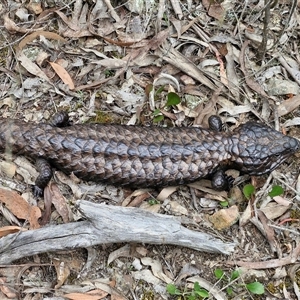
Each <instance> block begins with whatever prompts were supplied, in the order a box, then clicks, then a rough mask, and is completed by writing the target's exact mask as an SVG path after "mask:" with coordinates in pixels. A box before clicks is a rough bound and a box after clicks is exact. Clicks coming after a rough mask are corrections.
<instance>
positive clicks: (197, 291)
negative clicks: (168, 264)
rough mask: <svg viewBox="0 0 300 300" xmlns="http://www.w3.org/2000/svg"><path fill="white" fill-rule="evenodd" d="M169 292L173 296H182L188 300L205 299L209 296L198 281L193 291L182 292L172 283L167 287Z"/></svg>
mask: <svg viewBox="0 0 300 300" xmlns="http://www.w3.org/2000/svg"><path fill="white" fill-rule="evenodd" d="M167 292H168V293H169V294H170V295H172V296H181V297H182V298H183V299H187V300H197V299H205V298H208V296H209V293H208V291H207V290H205V289H203V288H202V287H201V286H200V285H199V282H197V281H196V282H195V283H194V287H193V289H192V290H191V291H186V290H184V291H181V290H179V289H178V288H177V287H176V286H175V285H174V284H172V283H170V284H168V285H167Z"/></svg>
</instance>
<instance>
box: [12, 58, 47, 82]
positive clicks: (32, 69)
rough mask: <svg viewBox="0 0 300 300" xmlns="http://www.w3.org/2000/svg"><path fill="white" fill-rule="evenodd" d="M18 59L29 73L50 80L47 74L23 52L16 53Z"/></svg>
mask: <svg viewBox="0 0 300 300" xmlns="http://www.w3.org/2000/svg"><path fill="white" fill-rule="evenodd" d="M18 60H19V61H20V62H21V65H22V66H23V67H24V68H25V69H26V70H27V71H28V72H29V73H31V74H33V75H35V76H38V77H40V78H43V79H45V80H46V81H48V82H50V79H49V78H48V76H47V75H46V74H45V73H44V72H43V71H42V70H41V69H40V68H39V67H38V66H37V65H36V64H35V63H33V62H32V61H31V60H30V59H29V58H28V57H27V56H26V55H24V54H23V53H19V54H18Z"/></svg>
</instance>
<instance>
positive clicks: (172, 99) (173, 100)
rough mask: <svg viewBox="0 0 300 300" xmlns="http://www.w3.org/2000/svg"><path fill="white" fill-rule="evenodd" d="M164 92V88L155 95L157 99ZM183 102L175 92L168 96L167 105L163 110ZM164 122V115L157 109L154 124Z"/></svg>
mask: <svg viewBox="0 0 300 300" xmlns="http://www.w3.org/2000/svg"><path fill="white" fill-rule="evenodd" d="M162 91H163V87H162V88H160V89H158V90H157V91H156V93H155V98H157V96H158V95H159V94H160V93H161V92H162ZM180 101H181V99H180V97H179V96H178V95H177V94H176V93H173V92H170V93H168V95H167V103H166V104H165V106H164V107H163V108H168V107H171V106H172V105H177V104H179V103H180ZM163 120H164V115H163V114H162V113H161V111H160V109H156V110H155V111H154V112H153V122H154V123H158V122H160V121H163Z"/></svg>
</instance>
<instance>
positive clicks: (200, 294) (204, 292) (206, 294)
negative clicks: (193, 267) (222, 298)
mask: <svg viewBox="0 0 300 300" xmlns="http://www.w3.org/2000/svg"><path fill="white" fill-rule="evenodd" d="M195 294H197V295H198V296H200V297H202V298H208V297H209V293H208V291H207V290H205V289H201V290H200V291H195Z"/></svg>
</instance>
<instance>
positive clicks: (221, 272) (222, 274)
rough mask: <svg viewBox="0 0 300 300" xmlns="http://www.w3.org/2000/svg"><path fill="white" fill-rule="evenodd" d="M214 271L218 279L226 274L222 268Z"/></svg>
mask: <svg viewBox="0 0 300 300" xmlns="http://www.w3.org/2000/svg"><path fill="white" fill-rule="evenodd" d="M214 273H215V276H216V278H217V279H221V278H222V277H223V276H224V271H223V270H222V269H215V271H214Z"/></svg>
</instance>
